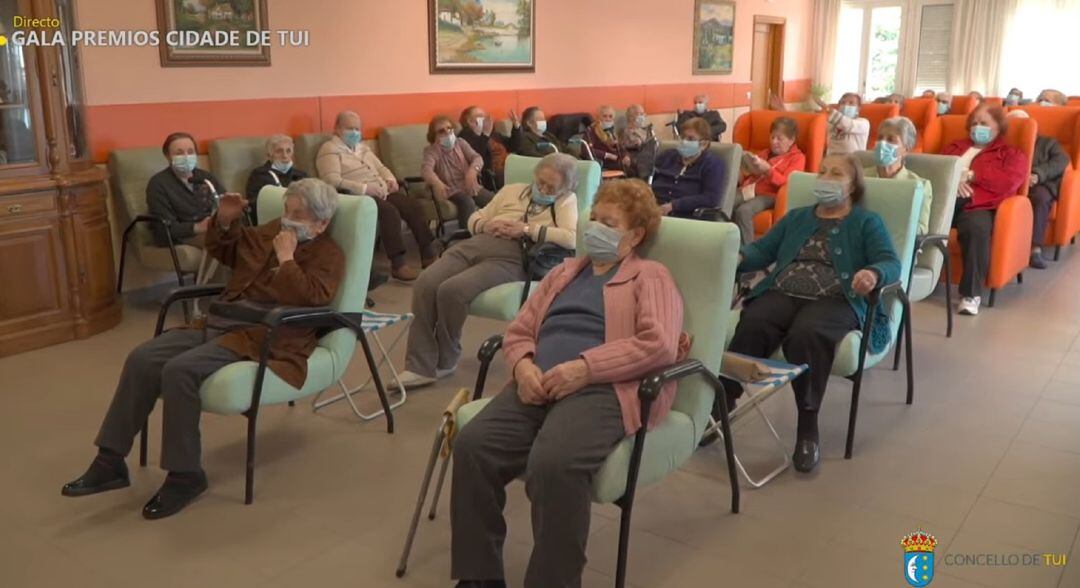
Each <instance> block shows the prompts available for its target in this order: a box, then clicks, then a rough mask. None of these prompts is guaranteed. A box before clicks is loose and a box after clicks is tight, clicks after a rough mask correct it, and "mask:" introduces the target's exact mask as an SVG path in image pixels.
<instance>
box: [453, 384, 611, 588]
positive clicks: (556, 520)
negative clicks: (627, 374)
mask: <svg viewBox="0 0 1080 588" xmlns="http://www.w3.org/2000/svg"><path fill="white" fill-rule="evenodd" d="M625 436H626V430H625V429H624V428H623V421H622V411H621V410H620V408H619V400H618V398H617V397H616V395H615V390H614V389H613V388H612V387H611V386H596V387H589V388H586V389H584V390H581V391H579V392H576V393H574V394H571V395H570V396H567V397H565V398H563V399H562V400H560V401H558V402H556V403H554V404H551V405H548V406H531V405H526V404H523V403H522V402H521V400H520V399H519V398H518V395H517V388H516V386H515V385H514V384H512V383H511V384H510V385H508V386H507V387H506V388H505V389H504V390H503V391H502V393H501V394H499V395H498V396H496V397H495V399H494V400H492V401H491V403H490V404H489V405H487V406H486V407H485V408H484V409H483V410H482V411H481V412H480V414H478V415H477V416H476V418H474V419H473V420H472V421H471V422H470V423H469V424H468V425H467V426H465V428H463V429H462V430H461V431H460V432H459V433H458V435H457V438H456V440H455V441H454V474H453V481H452V490H451V496H450V501H451V502H450V520H451V527H452V531H453V540H452V542H451V574H452V577H453V578H454V579H457V580H498V579H502V578H503V561H502V547H503V541H504V539H505V538H506V521H505V520H504V519H503V516H502V511H503V507H504V506H505V505H506V488H505V487H506V485H507V484H509V483H510V482H511V481H513V480H514V479H515V478H517V477H519V476H521V475H522V474H525V492H526V493H527V494H528V496H529V501H530V502H531V503H532V529H533V551H532V557H531V558H530V559H529V565H528V568H527V570H526V572H525V588H571V587H573V588H577V587H579V586H581V573H582V571H583V570H584V569H585V544H586V542H587V541H588V538H589V512H590V509H591V506H592V487H593V478H594V477H595V476H596V473H597V472H598V471H599V470H600V466H602V465H603V464H604V460H606V459H607V457H608V455H609V454H610V453H611V452H612V450H614V448H615V446H616V445H617V444H618V443H619V442H620V441H622V439H623V438H624V437H625Z"/></svg>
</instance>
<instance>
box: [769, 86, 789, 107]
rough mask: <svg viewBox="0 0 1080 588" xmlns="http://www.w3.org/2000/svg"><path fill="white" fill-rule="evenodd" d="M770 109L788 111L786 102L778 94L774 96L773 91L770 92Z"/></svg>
mask: <svg viewBox="0 0 1080 588" xmlns="http://www.w3.org/2000/svg"><path fill="white" fill-rule="evenodd" d="M769 108H770V109H772V110H787V108H786V107H785V106H784V101H783V100H781V99H780V97H779V96H777V95H776V94H773V91H772V90H769Z"/></svg>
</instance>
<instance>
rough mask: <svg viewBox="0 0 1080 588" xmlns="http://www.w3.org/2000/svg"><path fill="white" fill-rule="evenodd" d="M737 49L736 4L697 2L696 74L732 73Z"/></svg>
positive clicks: (721, 1)
mask: <svg viewBox="0 0 1080 588" xmlns="http://www.w3.org/2000/svg"><path fill="white" fill-rule="evenodd" d="M734 45H735V3H734V2H728V1H724V0H696V2H695V5H694V73H695V74H729V73H731V63H732V53H733V52H734Z"/></svg>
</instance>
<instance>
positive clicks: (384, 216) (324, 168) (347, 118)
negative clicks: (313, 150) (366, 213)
mask: <svg viewBox="0 0 1080 588" xmlns="http://www.w3.org/2000/svg"><path fill="white" fill-rule="evenodd" d="M315 167H316V168H317V169H318V172H319V177H320V178H322V179H323V180H325V181H327V182H329V183H330V185H331V186H333V187H335V188H337V189H338V190H339V191H341V192H346V193H349V194H360V195H365V196H371V197H372V198H374V199H375V204H377V205H378V206H379V235H380V237H381V238H382V244H383V250H385V251H386V256H387V257H389V258H390V265H391V268H392V272H391V273H392V275H393V276H394V277H395V278H397V279H399V280H401V281H403V282H411V281H413V280H415V279H416V277H417V276H419V275H420V274H419V273H418V272H417V271H416V270H415V269H414V268H411V267H409V266H408V265H406V264H405V240H404V238H403V237H402V234H401V221H402V220H404V221H405V224H406V225H408V226H409V230H410V231H412V234H413V236H414V237H416V243H417V244H418V245H419V246H420V257H421V259H422V263H423V267H427V266H429V265H431V264H433V263H435V260H436V259H437V258H438V256H437V255H436V253H435V250H434V249H433V247H432V242H433V241H434V240H435V235H433V234H432V232H431V227H429V226H428V220H427V216H426V215H424V209H423V207H421V206H420V202H419V201H418V200H416V199H415V198H413V197H411V196H409V195H408V194H406V193H405V191H404V190H402V189H401V187H400V186H399V185H398V182H397V180H396V179H395V178H394V174H393V172H391V171H390V170H389V169H388V168H387V167H386V166H385V165H383V163H382V162H381V161H379V158H378V157H377V156H376V155H375V154H374V153H373V152H372V151H371V149H369V148H368V146H367V145H364V143H363V142H362V141H361V134H360V116H359V115H357V114H356V113H355V112H350V111H347V110H346V111H343V112H341V113H339V114H338V116H337V121H336V122H335V123H334V136H333V137H331V139H330V140H329V141H327V142H326V143H323V145H322V147H320V148H319V154H318V155H317V156H316V158H315Z"/></svg>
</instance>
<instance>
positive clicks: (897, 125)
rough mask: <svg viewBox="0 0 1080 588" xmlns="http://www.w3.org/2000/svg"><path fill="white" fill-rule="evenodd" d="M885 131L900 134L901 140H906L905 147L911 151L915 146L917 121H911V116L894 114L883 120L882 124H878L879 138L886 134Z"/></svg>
mask: <svg viewBox="0 0 1080 588" xmlns="http://www.w3.org/2000/svg"><path fill="white" fill-rule="evenodd" d="M885 133H895V134H897V135H900V140H901V141H903V142H904V149H907V150H908V151H911V150H912V149H914V148H915V133H916V131H915V123H913V122H911V119H910V118H908V117H906V116H894V117H892V118H887V119H885V120H883V121H881V125H880V126H878V133H877V134H878V139H881V138H882V137H883V136H885Z"/></svg>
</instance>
